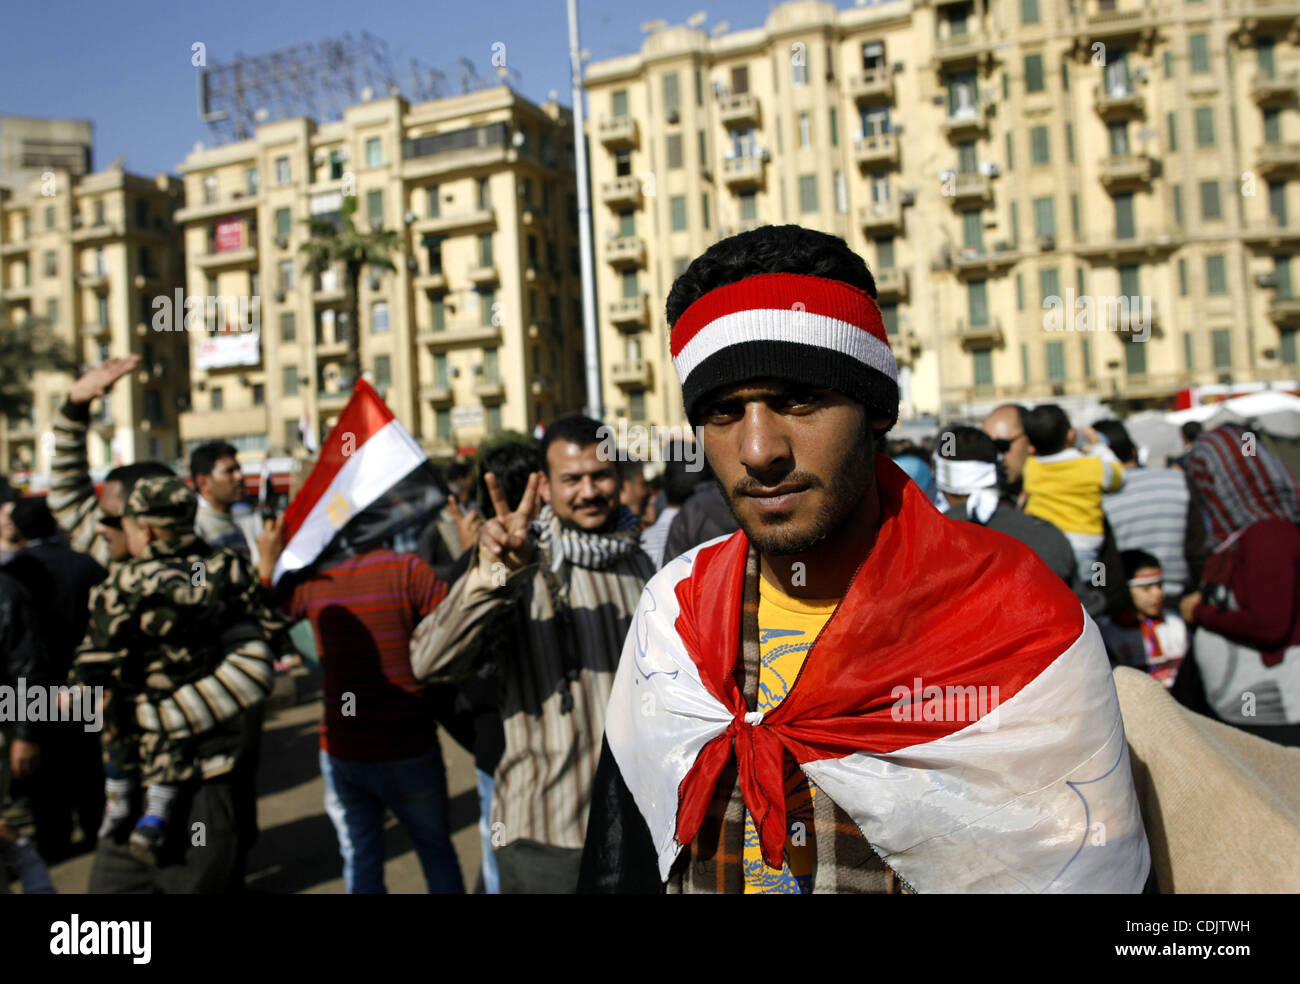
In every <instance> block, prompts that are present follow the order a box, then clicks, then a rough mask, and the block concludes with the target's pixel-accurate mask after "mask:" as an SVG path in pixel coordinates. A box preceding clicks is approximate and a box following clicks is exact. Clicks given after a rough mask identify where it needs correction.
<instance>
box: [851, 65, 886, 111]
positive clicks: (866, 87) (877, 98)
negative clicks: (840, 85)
mask: <svg viewBox="0 0 1300 984" xmlns="http://www.w3.org/2000/svg"><path fill="white" fill-rule="evenodd" d="M849 98H850V99H853V100H855V101H857V102H860V103H886V102H892V101H893V98H894V73H893V72H891V71H890V70H889V69H888V68H873V69H871V70H869V71H866V72H862V73H860V74H858V75H855V76H853V78H851V79H849Z"/></svg>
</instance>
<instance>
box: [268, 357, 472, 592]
mask: <svg viewBox="0 0 1300 984" xmlns="http://www.w3.org/2000/svg"><path fill="white" fill-rule="evenodd" d="M446 501H447V497H446V489H445V486H444V485H443V481H442V477H441V476H440V475H439V473H438V470H437V469H436V468H435V467H434V466H433V463H432V462H431V461H429V458H428V456H427V455H426V454H425V453H424V451H423V450H422V449H421V448H420V445H419V443H418V442H417V441H416V440H415V438H413V437H412V436H411V435H410V433H409V432H408V431H407V429H406V428H405V427H403V426H402V425H401V423H400V422H399V421H398V420H397V418H395V417H394V416H393V413H392V411H391V410H389V409H388V407H387V406H386V405H385V403H384V401H383V400H381V399H380V398H379V394H378V393H376V392H375V390H374V388H373V387H372V386H371V385H370V384H369V383H367V382H366V381H365V380H364V379H362V380H358V381H357V384H356V387H355V388H354V389H353V390H352V398H351V399H349V400H348V403H347V406H345V407H344V408H343V412H342V413H341V414H339V421H338V423H337V424H335V426H334V429H333V430H331V431H330V432H329V436H328V437H326V438H325V443H324V444H323V445H322V446H321V452H320V457H319V458H318V459H317V461H316V466H315V467H314V468H313V469H312V471H311V474H310V475H308V476H307V481H306V483H305V484H304V485H303V487H302V489H301V491H299V493H298V494H297V495H296V496H294V499H293V501H292V502H291V503H289V508H288V509H286V510H285V513H284V537H285V549H284V553H282V554H281V555H280V560H279V562H278V563H277V564H276V565H275V574H274V576H273V581H274V583H276V584H277V585H278V584H279V583H280V581H281V579H282V578H284V577H285V576H286V575H288V576H290V577H291V578H292V579H293V580H297V579H298V578H301V577H304V576H306V575H307V574H309V573H311V572H312V571H318V570H323V569H324V568H326V567H328V566H330V565H331V564H335V563H338V562H339V561H341V560H346V559H347V558H348V557H352V556H355V555H356V554H359V553H364V552H365V551H367V550H371V549H373V548H374V547H376V546H378V545H379V544H380V543H382V542H384V541H385V540H387V539H389V538H390V537H391V536H393V535H394V534H395V533H398V532H399V531H401V530H402V529H405V528H406V527H408V526H411V525H413V524H415V523H418V522H421V521H422V520H427V519H428V517H429V516H430V515H431V514H432V513H433V512H434V511H435V510H437V509H438V508H440V507H441V506H442V505H443V503H445V502H446Z"/></svg>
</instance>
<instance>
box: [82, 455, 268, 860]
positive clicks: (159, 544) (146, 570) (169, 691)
mask: <svg viewBox="0 0 1300 984" xmlns="http://www.w3.org/2000/svg"><path fill="white" fill-rule="evenodd" d="M196 507H197V500H196V499H195V496H194V493H192V492H191V491H190V490H189V488H188V487H186V485H185V483H184V482H183V481H182V480H181V479H179V478H174V477H167V478H149V479H144V480H142V481H140V482H138V483H137V484H136V486H135V488H134V489H133V490H132V492H131V494H130V495H129V496H128V498H127V501H126V507H125V510H124V512H123V521H122V525H123V530H124V532H125V533H126V535H127V542H128V546H129V549H130V553H131V559H130V560H128V561H126V562H124V563H121V564H118V565H116V566H115V567H114V569H113V571H112V572H111V573H110V575H109V578H108V580H107V581H105V582H104V583H103V584H102V585H100V586H99V587H98V588H97V589H96V590H95V593H94V594H93V595H92V596H91V612H90V624H89V628H88V630H87V633H86V639H85V641H84V642H83V643H82V647H81V650H80V652H79V653H78V656H77V660H76V663H75V665H74V666H73V669H72V681H71V682H73V683H75V684H83V685H89V686H95V685H103V686H105V687H106V688H107V689H109V690H110V691H111V692H112V695H113V701H112V703H111V705H110V708H111V711H110V713H113V717H114V721H115V725H116V727H115V728H113V729H111V730H110V732H109V737H107V738H106V741H105V746H106V748H105V751H106V755H105V774H106V777H107V778H106V785H107V786H108V795H109V797H110V799H111V800H112V801H113V803H114V804H115V805H116V806H117V807H118V808H117V809H116V811H115V815H114V817H113V820H114V825H116V824H117V823H120V822H121V821H122V820H123V819H125V815H126V808H125V804H126V802H127V800H128V799H129V796H130V792H131V789H132V787H133V786H134V785H135V777H136V776H138V777H139V781H140V782H141V783H143V785H144V786H145V787H146V810H145V815H144V816H143V817H142V818H141V819H140V821H139V823H137V824H136V827H135V829H134V830H133V831H132V833H131V838H130V848H131V852H132V854H134V855H136V856H137V857H138V858H140V859H141V860H148V861H154V860H155V851H156V848H157V845H158V844H159V843H160V842H161V840H162V838H163V836H164V835H165V833H166V825H167V820H168V818H169V812H170V807H171V802H172V800H173V799H174V798H175V795H176V787H177V786H179V785H180V784H181V783H184V782H186V781H187V780H189V779H191V778H193V777H195V776H197V775H201V774H204V773H203V770H202V769H200V764H201V763H207V762H209V761H211V760H212V758H213V757H214V756H221V755H227V756H229V757H230V758H231V759H233V757H234V756H235V755H236V754H237V752H238V749H239V745H240V728H239V726H238V723H237V722H235V723H234V726H227V727H224V728H218V729H215V730H213V731H210V732H208V733H207V734H205V735H202V736H200V737H194V736H193V735H194V734H196V733H197V732H198V730H199V729H198V728H193V729H190V731H189V732H187V730H186V729H184V728H181V729H167V730H164V731H150V730H143V729H141V728H138V727H136V726H135V720H136V714H137V705H139V704H141V703H146V704H150V705H154V704H163V705H165V703H166V701H167V698H169V697H171V696H173V695H174V694H177V693H178V692H181V690H182V688H184V687H185V685H188V684H193V683H195V681H199V680H201V679H203V678H205V677H207V676H209V675H210V674H211V673H212V672H213V670H214V669H215V668H216V666H217V665H218V664H219V663H220V662H221V660H222V658H223V656H224V654H225V651H226V650H227V649H228V648H229V647H231V646H232V645H237V644H238V643H239V642H240V641H241V639H240V638H235V636H240V637H241V638H242V637H246V636H248V635H249V634H250V633H251V634H255V635H259V636H261V637H262V638H264V639H266V640H267V641H268V642H269V641H270V640H271V639H272V637H274V636H275V635H277V634H278V633H279V632H280V631H281V630H282V629H283V628H284V622H283V620H282V619H281V618H280V617H279V616H277V615H275V614H274V613H273V611H272V609H271V608H270V607H269V605H268V604H267V595H266V591H265V589H264V588H263V587H262V585H261V583H260V582H259V581H258V578H257V575H256V573H255V572H254V571H253V569H252V568H251V567H250V566H249V564H248V562H247V561H245V560H243V559H242V558H241V557H239V556H238V555H237V554H235V553H234V552H232V551H229V550H220V549H213V548H212V547H210V546H209V545H208V544H206V543H205V542H204V541H203V540H201V539H200V538H199V537H197V536H196V535H195V533H194V514H195V509H196ZM218 689H219V688H218ZM200 698H201V699H203V700H208V701H221V700H225V701H227V702H229V701H231V700H232V695H230V694H229V693H225V694H220V693H217V692H216V691H214V690H203V691H201V692H200ZM191 699H192V698H191ZM172 706H173V707H174V708H176V709H179V711H180V713H181V714H182V715H185V716H186V717H187V718H188V717H189V715H188V714H187V713H186V707H185V704H183V703H180V702H179V701H176V702H173V704H172ZM244 709H245V710H246V709H247V708H246V707H245V708H244ZM176 731H180V732H181V733H182V734H183V735H184V737H175V736H174V732H176ZM114 732H116V734H114ZM204 777H205V778H206V775H204ZM109 832H110V833H111V832H112V831H111V829H110V831H109Z"/></svg>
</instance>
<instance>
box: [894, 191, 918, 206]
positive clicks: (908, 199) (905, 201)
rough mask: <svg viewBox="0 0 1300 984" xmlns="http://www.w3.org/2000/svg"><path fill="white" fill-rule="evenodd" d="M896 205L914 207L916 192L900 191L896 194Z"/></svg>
mask: <svg viewBox="0 0 1300 984" xmlns="http://www.w3.org/2000/svg"><path fill="white" fill-rule="evenodd" d="M898 204H899V205H915V204H916V192H914V191H900V192H899V193H898Z"/></svg>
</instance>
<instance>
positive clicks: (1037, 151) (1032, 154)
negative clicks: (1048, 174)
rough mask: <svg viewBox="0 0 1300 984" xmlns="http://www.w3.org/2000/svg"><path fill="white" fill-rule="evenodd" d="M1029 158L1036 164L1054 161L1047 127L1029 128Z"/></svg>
mask: <svg viewBox="0 0 1300 984" xmlns="http://www.w3.org/2000/svg"><path fill="white" fill-rule="evenodd" d="M1029 148H1030V150H1029V159H1030V161H1031V162H1032V163H1034V164H1050V163H1052V148H1051V144H1050V142H1049V137H1048V133H1047V127H1045V126H1035V127H1030V129H1029Z"/></svg>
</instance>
